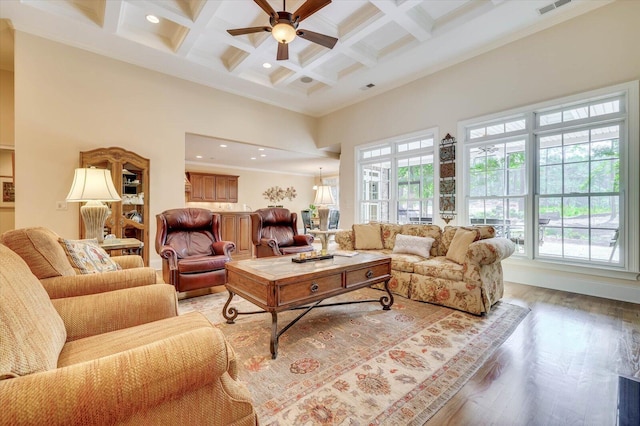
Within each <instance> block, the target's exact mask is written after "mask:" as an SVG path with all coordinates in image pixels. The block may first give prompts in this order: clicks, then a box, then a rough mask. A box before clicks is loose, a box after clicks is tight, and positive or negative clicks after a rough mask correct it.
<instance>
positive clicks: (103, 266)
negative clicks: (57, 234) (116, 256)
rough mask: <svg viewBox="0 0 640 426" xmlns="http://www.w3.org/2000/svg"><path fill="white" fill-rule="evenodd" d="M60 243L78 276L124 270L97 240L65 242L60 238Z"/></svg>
mask: <svg viewBox="0 0 640 426" xmlns="http://www.w3.org/2000/svg"><path fill="white" fill-rule="evenodd" d="M58 241H59V242H60V245H61V246H62V248H63V249H64V252H65V254H66V255H67V258H68V259H69V263H70V264H71V266H72V267H73V269H74V270H75V271H76V272H77V273H78V274H98V273H101V272H109V271H118V270H120V269H122V268H121V267H120V265H118V264H117V263H116V262H114V261H113V260H112V259H111V258H110V257H109V255H108V254H107V252H106V251H104V249H103V248H102V247H100V246H99V245H98V241H97V240H96V239H91V240H65V239H64V238H60V239H59V240H58Z"/></svg>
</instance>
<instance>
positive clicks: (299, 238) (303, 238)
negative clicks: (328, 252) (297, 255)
mask: <svg viewBox="0 0 640 426" xmlns="http://www.w3.org/2000/svg"><path fill="white" fill-rule="evenodd" d="M314 240H315V238H314V237H313V235H309V234H298V235H294V236H293V245H294V246H308V245H311V244H313V241H314Z"/></svg>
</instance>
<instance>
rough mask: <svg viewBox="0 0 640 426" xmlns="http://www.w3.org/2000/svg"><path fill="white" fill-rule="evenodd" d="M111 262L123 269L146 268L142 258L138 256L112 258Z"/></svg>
mask: <svg viewBox="0 0 640 426" xmlns="http://www.w3.org/2000/svg"><path fill="white" fill-rule="evenodd" d="M111 260H113V261H114V262H116V263H117V264H118V265H120V267H121V268H122V269H131V268H142V267H144V260H142V256H138V255H127V256H111Z"/></svg>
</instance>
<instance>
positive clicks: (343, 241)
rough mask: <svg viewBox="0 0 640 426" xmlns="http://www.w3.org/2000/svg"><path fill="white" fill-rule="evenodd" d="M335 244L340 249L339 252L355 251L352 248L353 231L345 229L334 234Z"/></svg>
mask: <svg viewBox="0 0 640 426" xmlns="http://www.w3.org/2000/svg"><path fill="white" fill-rule="evenodd" d="M335 242H336V243H337V244H338V246H339V247H340V250H355V248H354V246H353V230H351V229H345V230H342V231H338V232H336V236H335Z"/></svg>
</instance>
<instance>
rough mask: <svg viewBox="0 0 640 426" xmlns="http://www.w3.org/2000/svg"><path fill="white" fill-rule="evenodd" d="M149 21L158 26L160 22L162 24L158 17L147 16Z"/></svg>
mask: <svg viewBox="0 0 640 426" xmlns="http://www.w3.org/2000/svg"><path fill="white" fill-rule="evenodd" d="M147 21H149V22H151V23H152V24H157V23H158V22H160V19H159V18H158V17H157V16H156V15H147Z"/></svg>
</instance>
